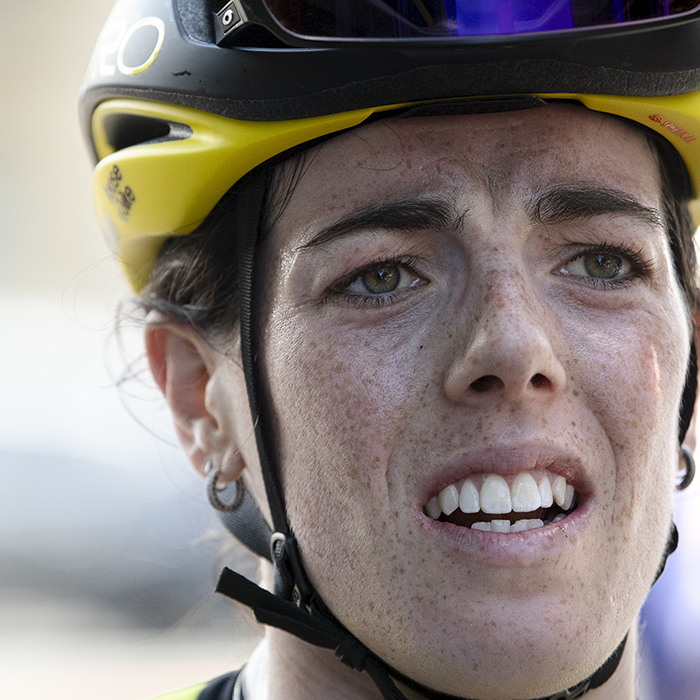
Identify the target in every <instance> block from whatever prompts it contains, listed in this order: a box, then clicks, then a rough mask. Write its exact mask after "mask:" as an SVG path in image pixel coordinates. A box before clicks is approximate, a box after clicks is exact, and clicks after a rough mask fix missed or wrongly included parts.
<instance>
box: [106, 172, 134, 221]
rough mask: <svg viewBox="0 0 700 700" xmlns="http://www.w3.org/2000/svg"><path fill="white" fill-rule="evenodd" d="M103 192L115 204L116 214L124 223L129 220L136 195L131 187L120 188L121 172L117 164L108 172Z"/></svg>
mask: <svg viewBox="0 0 700 700" xmlns="http://www.w3.org/2000/svg"><path fill="white" fill-rule="evenodd" d="M105 192H106V194H107V198H108V199H109V201H110V202H112V204H115V205H116V207H117V216H119V218H120V219H121V220H122V221H123V222H124V223H126V222H127V221H128V220H129V214H130V213H131V207H132V206H133V205H134V202H135V201H136V196H135V195H134V193H133V191H132V189H131V187H128V186H127V187H124V188H122V172H121V170H119V166H117V165H115V166H113V167H112V170H111V171H110V173H109V179H108V180H107V184H106V185H105Z"/></svg>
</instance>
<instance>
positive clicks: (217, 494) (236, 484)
mask: <svg viewBox="0 0 700 700" xmlns="http://www.w3.org/2000/svg"><path fill="white" fill-rule="evenodd" d="M204 473H205V474H206V475H207V498H208V499H209V503H210V504H211V506H212V508H214V509H215V510H218V511H219V512H220V513H231V512H233V511H234V510H238V509H239V508H240V507H241V504H242V503H243V499H244V498H245V482H244V481H243V479H242V478H241V479H236V480H235V481H232V482H231V483H229V484H223V485H221V486H219V477H220V476H221V469H216V468H215V467H214V463H213V462H212V461H211V460H209V461H208V462H207V463H206V465H205V466H204ZM230 491H233V492H234V493H233V498H232V499H231V500H229V498H228V496H229V492H230ZM222 497H223V498H222Z"/></svg>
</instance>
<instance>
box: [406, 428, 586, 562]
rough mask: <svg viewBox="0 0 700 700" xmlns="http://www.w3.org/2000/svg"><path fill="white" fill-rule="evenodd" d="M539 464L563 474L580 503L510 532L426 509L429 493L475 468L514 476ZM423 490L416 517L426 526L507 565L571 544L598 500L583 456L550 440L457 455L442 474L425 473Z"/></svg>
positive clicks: (473, 553)
mask: <svg viewBox="0 0 700 700" xmlns="http://www.w3.org/2000/svg"><path fill="white" fill-rule="evenodd" d="M539 470H544V471H548V472H550V473H552V474H557V475H561V476H563V477H564V478H565V479H566V480H567V482H568V483H570V484H571V485H572V486H573V487H574V488H575V489H576V492H577V495H578V499H579V501H578V506H577V508H576V509H575V510H574V511H573V512H572V513H571V514H570V515H568V516H567V517H566V518H564V520H560V521H558V522H556V523H550V524H549V525H544V526H543V527H539V528H534V529H532V530H524V531H522V532H513V533H507V534H506V533H498V532H483V531H481V530H472V529H470V528H466V527H462V526H459V525H453V524H452V523H449V522H442V521H439V520H433V519H432V518H430V517H429V516H427V515H426V514H425V513H424V512H423V508H424V506H425V504H426V503H427V502H428V500H429V499H430V498H432V497H433V496H436V495H437V494H438V493H440V491H441V490H442V489H444V488H445V487H446V486H449V485H450V484H453V483H455V482H457V481H459V480H460V479H465V478H467V477H469V476H471V475H473V474H485V473H489V474H498V475H500V476H514V475H516V474H519V473H521V472H527V471H539ZM428 479H429V481H428ZM420 491H421V498H422V499H423V500H422V501H421V502H419V503H417V504H416V505H417V513H416V519H417V521H418V526H419V527H420V528H421V530H422V531H423V532H425V533H426V534H427V535H428V536H429V537H431V538H436V539H438V540H440V541H442V542H443V543H445V544H447V545H449V547H450V549H452V550H453V551H455V550H456V551H457V552H460V553H462V554H464V555H467V556H469V557H470V558H473V559H478V560H483V561H488V562H489V563H490V564H493V565H504V566H507V565H523V564H526V563H528V562H529V563H534V562H542V561H543V560H546V559H550V558H552V557H556V556H559V555H561V554H563V553H564V552H565V551H567V550H570V549H571V548H572V547H573V546H575V543H576V541H577V540H578V538H579V537H580V535H581V534H582V533H583V531H584V530H585V528H586V527H587V525H588V523H589V521H590V516H591V512H592V510H593V508H594V505H595V494H594V488H593V485H592V482H591V480H590V478H589V476H588V474H587V473H586V472H585V467H584V464H583V461H582V460H581V458H580V457H579V456H578V455H576V454H573V453H572V452H571V451H569V450H566V449H561V448H558V447H556V446H553V445H551V443H550V444H542V443H537V442H530V443H527V444H523V443H519V444H517V445H513V444H507V445H504V444H501V445H497V446H493V445H492V446H491V447H490V448H488V449H486V450H482V451H478V452H473V451H472V452H469V453H468V454H466V455H464V456H461V455H456V456H455V457H453V458H450V459H449V460H448V461H447V462H445V463H444V464H443V465H442V467H441V468H440V470H439V472H438V473H437V474H435V473H433V474H432V476H428V475H426V480H425V482H424V484H423V488H422V489H421V490H420Z"/></svg>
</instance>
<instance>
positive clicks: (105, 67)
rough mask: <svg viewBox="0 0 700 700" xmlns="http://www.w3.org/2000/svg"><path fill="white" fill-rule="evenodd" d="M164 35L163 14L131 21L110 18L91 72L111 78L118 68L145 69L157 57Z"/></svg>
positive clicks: (129, 71) (123, 71)
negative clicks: (128, 22) (130, 22)
mask: <svg viewBox="0 0 700 700" xmlns="http://www.w3.org/2000/svg"><path fill="white" fill-rule="evenodd" d="M154 30H155V31H154ZM164 39H165V24H164V23H163V20H162V19H160V17H142V18H141V19H140V20H138V21H137V22H134V23H133V24H130V25H129V24H127V23H126V22H125V21H123V20H116V21H114V22H109V23H108V24H107V25H106V26H105V28H104V29H103V30H102V34H100V38H99V40H98V42H97V47H96V48H95V53H94V54H93V59H92V61H91V65H90V69H89V71H88V74H91V73H92V74H94V73H97V74H98V75H99V77H102V78H109V77H112V76H113V75H114V74H115V72H116V70H117V69H118V70H119V72H120V73H121V74H122V75H136V74H137V73H142V72H143V71H145V70H146V69H147V68H148V67H149V66H151V65H152V63H153V61H155V60H156V56H158V52H159V51H160V49H161V47H162V46H163V40H164Z"/></svg>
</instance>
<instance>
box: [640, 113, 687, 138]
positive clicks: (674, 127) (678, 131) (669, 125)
mask: <svg viewBox="0 0 700 700" xmlns="http://www.w3.org/2000/svg"><path fill="white" fill-rule="evenodd" d="M649 119H650V120H651V121H653V122H655V123H657V124H659V125H661V126H663V127H664V129H667V130H668V131H670V132H671V133H672V134H675V135H676V136H678V137H679V138H681V139H683V141H685V142H686V143H691V142H692V141H695V136H693V135H692V134H689V133H688V132H687V131H686V130H685V129H683V128H682V127H680V126H678V124H675V123H674V122H672V121H671V120H670V119H665V118H664V117H662V116H661V115H660V114H650V115H649Z"/></svg>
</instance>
